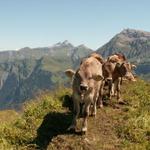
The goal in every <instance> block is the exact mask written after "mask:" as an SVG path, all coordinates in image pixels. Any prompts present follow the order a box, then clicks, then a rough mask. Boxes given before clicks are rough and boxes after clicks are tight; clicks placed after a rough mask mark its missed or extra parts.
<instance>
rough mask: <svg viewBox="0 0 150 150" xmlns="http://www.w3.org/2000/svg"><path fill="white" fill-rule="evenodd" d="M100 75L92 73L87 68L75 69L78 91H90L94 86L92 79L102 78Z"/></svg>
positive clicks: (98, 79)
mask: <svg viewBox="0 0 150 150" xmlns="http://www.w3.org/2000/svg"><path fill="white" fill-rule="evenodd" d="M102 79H103V77H102V75H99V74H92V73H91V72H90V71H89V70H84V71H83V70H80V69H79V70H77V72H76V74H75V80H77V81H78V85H79V92H80V93H81V94H83V93H88V92H90V91H91V90H92V89H93V87H94V83H95V82H94V81H100V80H102Z"/></svg>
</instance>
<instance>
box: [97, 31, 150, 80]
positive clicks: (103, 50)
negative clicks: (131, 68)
mask: <svg viewBox="0 0 150 150" xmlns="http://www.w3.org/2000/svg"><path fill="white" fill-rule="evenodd" d="M97 52H98V53H100V54H102V55H103V56H104V57H107V56H109V55H111V54H114V53H116V52H121V53H123V54H124V55H125V56H126V57H127V58H128V59H129V61H131V62H133V63H134V64H136V65H137V69H136V73H137V74H138V75H140V76H142V77H143V78H145V79H147V80H150V32H146V31H140V30H134V29H124V30H123V31H122V32H120V33H118V34H117V35H115V36H114V37H113V38H112V39H111V40H110V41H109V42H108V43H106V44H105V45H104V46H102V47H100V48H99V49H98V50H97Z"/></svg>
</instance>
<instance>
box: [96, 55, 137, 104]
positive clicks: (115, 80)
mask: <svg viewBox="0 0 150 150" xmlns="http://www.w3.org/2000/svg"><path fill="white" fill-rule="evenodd" d="M102 69H103V76H104V81H103V84H102V85H103V88H104V85H105V84H106V83H107V84H108V87H109V88H108V90H109V91H108V94H109V95H108V96H109V99H110V100H111V96H112V95H114V94H115V92H117V100H118V102H119V101H121V97H120V85H121V82H122V78H123V77H125V78H127V79H128V80H131V81H135V79H134V76H133V74H132V72H131V70H132V65H131V64H130V63H128V62H126V58H125V56H124V55H123V54H119V53H117V54H114V55H112V56H109V57H108V59H107V61H106V62H105V63H104V64H103V67H102ZM103 88H102V89H103ZM101 93H102V95H103V91H101ZM102 97H103V96H100V98H99V99H100V101H101V98H102ZM101 107H102V105H101Z"/></svg>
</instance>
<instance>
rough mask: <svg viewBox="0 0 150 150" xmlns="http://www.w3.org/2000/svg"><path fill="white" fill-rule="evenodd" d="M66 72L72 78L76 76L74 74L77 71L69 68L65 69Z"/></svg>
mask: <svg viewBox="0 0 150 150" xmlns="http://www.w3.org/2000/svg"><path fill="white" fill-rule="evenodd" d="M65 74H66V76H67V77H69V78H72V77H73V76H74V74H75V71H74V70H72V69H67V70H66V71H65Z"/></svg>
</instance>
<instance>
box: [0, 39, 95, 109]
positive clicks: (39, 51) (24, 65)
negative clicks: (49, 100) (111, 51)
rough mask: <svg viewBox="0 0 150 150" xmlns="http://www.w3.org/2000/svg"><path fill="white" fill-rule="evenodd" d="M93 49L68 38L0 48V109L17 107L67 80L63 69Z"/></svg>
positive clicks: (74, 66) (72, 64)
mask: <svg viewBox="0 0 150 150" xmlns="http://www.w3.org/2000/svg"><path fill="white" fill-rule="evenodd" d="M91 52H92V50H91V49H89V48H87V47H86V46H84V45H79V46H77V47H74V46H73V45H72V44H71V43H69V42H68V41H64V42H59V43H57V44H55V45H53V46H51V47H43V48H42V47H41V48H33V49H31V48H29V47H25V48H22V49H20V50H18V51H5V52H0V109H8V108H13V109H14V108H15V109H18V108H20V106H21V105H22V103H23V102H24V101H27V100H29V99H31V98H32V97H34V96H35V95H36V93H38V92H40V91H43V90H54V89H55V88H56V87H59V86H60V85H62V84H64V82H65V78H66V77H65V76H64V73H63V72H64V70H66V69H67V68H76V66H78V64H79V63H80V59H81V58H83V57H85V56H87V55H88V54H89V53H91Z"/></svg>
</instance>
